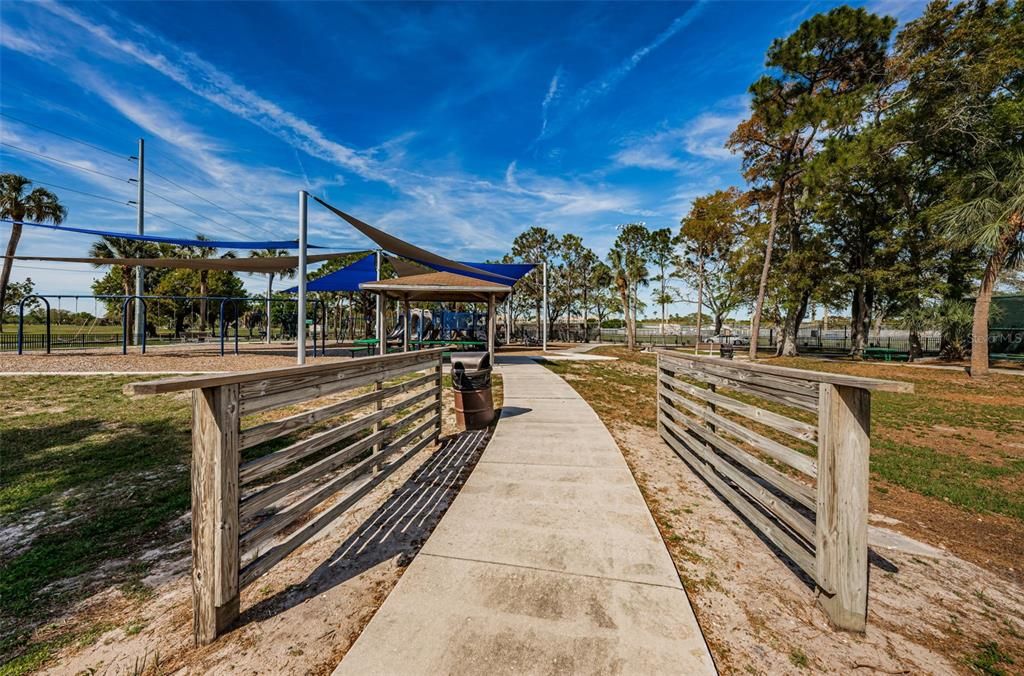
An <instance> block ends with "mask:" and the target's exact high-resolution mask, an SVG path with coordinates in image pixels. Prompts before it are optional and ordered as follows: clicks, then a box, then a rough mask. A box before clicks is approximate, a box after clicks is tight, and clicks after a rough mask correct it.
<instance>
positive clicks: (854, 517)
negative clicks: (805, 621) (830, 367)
mask: <svg viewBox="0 0 1024 676" xmlns="http://www.w3.org/2000/svg"><path fill="white" fill-rule="evenodd" d="M870 421H871V392H870V391H868V390H866V389H862V388H859V387H847V386H842V385H833V384H830V383H821V384H820V386H819V406H818V496H817V518H816V521H815V543H814V544H815V558H816V561H815V570H816V573H817V578H818V582H819V584H821V585H822V586H823V587H825V588H827V589H831V590H832V591H833V592H834V593H832V594H826V593H824V592H823V593H822V594H821V595H819V597H818V601H819V603H820V604H821V606H822V608H824V610H825V612H826V614H828V616H829V618H830V619H831V620H832V622H834V623H835V624H836V626H838V627H840V628H841V629H847V630H850V631H864V628H865V625H866V623H867V604H868V472H869V468H868V461H869V454H870V452H871V438H870Z"/></svg>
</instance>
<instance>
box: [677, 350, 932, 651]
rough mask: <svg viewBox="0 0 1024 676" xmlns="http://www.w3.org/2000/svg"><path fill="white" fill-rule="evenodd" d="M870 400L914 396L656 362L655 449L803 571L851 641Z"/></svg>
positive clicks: (712, 360)
mask: <svg viewBox="0 0 1024 676" xmlns="http://www.w3.org/2000/svg"><path fill="white" fill-rule="evenodd" d="M877 391H885V392H913V385H911V384H909V383H901V382H893V381H887V380H875V379H873V378H859V377H854V376H847V375H841V374H836V373H821V372H816V371H805V370H801V369H792V368H784V367H780V366H771V365H766V364H760V363H750V362H740V361H732V360H726V359H721V358H717V357H705V356H695V355H690V354H685V353H682V352H677V351H667V350H666V351H659V352H658V430H659V432H660V434H661V436H662V438H663V439H664V440H665V441H666V442H667V443H668V444H669V446H671V447H672V449H673V450H674V451H675V452H676V454H678V455H679V456H680V457H681V458H682V459H683V460H685V461H686V463H687V464H688V465H689V466H690V467H692V468H693V469H694V471H696V472H697V473H698V474H699V475H700V476H701V477H703V478H704V479H705V480H706V481H707V483H708V484H709V485H710V486H711V487H713V488H714V489H715V490H716V491H717V492H718V493H719V494H720V495H721V496H722V497H723V498H724V499H725V500H727V501H728V502H729V504H730V505H732V507H733V508H734V509H735V510H736V511H737V512H739V513H740V514H741V515H742V516H743V517H744V518H745V519H746V520H747V521H748V522H749V523H750V524H751V525H752V526H753V527H754V528H756V529H757V530H758V531H759V532H760V534H761V535H762V536H763V537H764V538H765V539H766V540H767V541H769V542H771V543H772V544H773V545H775V546H776V547H777V548H778V549H779V550H781V551H782V552H783V553H784V554H785V555H786V556H787V557H788V558H789V559H790V560H791V561H793V562H794V563H795V564H796V565H798V566H799V567H800V568H801V569H803V571H804V572H805V573H806V574H807V575H808V576H809V577H810V578H811V579H812V580H813V581H814V583H815V584H816V585H817V587H818V590H819V592H820V593H819V594H818V601H819V603H820V604H821V606H822V607H823V609H824V610H825V612H826V614H827V615H828V616H829V618H830V619H831V620H832V621H833V622H834V623H835V624H836V625H837V626H839V627H841V628H843V629H848V630H853V631H863V630H864V627H865V623H866V621H867V594H868V551H867V549H868V544H867V530H868V471H869V470H868V457H869V454H870V450H871V440H870V420H871V393H872V392H877ZM737 395H738V396H739V397H740V398H737ZM754 402H756V403H754ZM792 411H798V412H802V413H793V412H792ZM794 415H796V417H793V416H794ZM814 416H816V420H815V419H814ZM799 418H804V419H803V420H801V419H799ZM812 421H813V422H812ZM780 439H781V440H782V441H780ZM794 446H796V448H794ZM799 448H802V449H803V450H804V451H805V452H801V451H800V450H798V449H799Z"/></svg>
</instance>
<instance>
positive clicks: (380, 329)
mask: <svg viewBox="0 0 1024 676" xmlns="http://www.w3.org/2000/svg"><path fill="white" fill-rule="evenodd" d="M376 255H377V281H378V282H379V281H380V273H381V264H382V263H383V256H381V251H380V249H377V254H376ZM376 332H377V354H387V353H388V345H387V340H386V339H385V337H384V294H383V293H382V292H380V291H378V292H377V322H376Z"/></svg>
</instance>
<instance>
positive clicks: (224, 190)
mask: <svg viewBox="0 0 1024 676" xmlns="http://www.w3.org/2000/svg"><path fill="white" fill-rule="evenodd" d="M161 157H162V159H163V160H164V161H166V162H170V163H171V164H173V165H174V166H176V167H178V168H179V169H181V170H182V171H186V172H192V171H195V169H194V168H192V169H190V168H189V167H186V166H185V165H184V164H182V163H181V162H178V161H177V160H175V159H172V158H170V157H167V156H166V155H161ZM161 178H163V177H162V176H161ZM207 183H209V184H210V185H212V186H213V187H214V188H216V189H217V191H219V192H220V193H222V194H224V195H227V196H228V197H230V198H231V199H233V200H234V201H235V202H237V203H238V204H240V205H241V206H243V207H247V208H248V207H254V206H256V205H254V204H250V203H249V202H247V201H246V200H245V199H244V198H242V197H240V196H239V195H237V194H235V193H233V192H231V191H230V190H228V189H227V188H225V187H223V186H219V185H216V184H214V183H212V182H210V181H207ZM256 208H258V209H259V210H260V211H262V212H263V213H265V214H266V215H267V216H268V217H270V218H277V216H274V214H273V213H271V212H270V211H268V210H267V209H266V208H265V207H256ZM257 227H258V226H257Z"/></svg>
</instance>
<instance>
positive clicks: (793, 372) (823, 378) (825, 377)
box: [656, 348, 914, 394]
mask: <svg viewBox="0 0 1024 676" xmlns="http://www.w3.org/2000/svg"><path fill="white" fill-rule="evenodd" d="M656 351H657V352H660V353H662V354H664V355H666V356H667V357H670V358H673V359H686V360H688V361H695V362H704V363H709V364H716V365H719V366H728V367H729V368H732V369H736V370H739V371H749V372H751V373H765V374H768V375H774V376H779V377H782V378H792V379H794V380H802V381H805V382H815V383H829V384H831V385H842V386H844V387H858V388H860V389H863V390H869V391H871V392H899V393H903V394H908V393H912V392H913V391H914V384H913V383H906V382H901V381H897V380H881V379H879V378H866V377H863V376H849V375H845V374H842V373H826V372H824V371H807V370H804V369H795V368H790V367H788V366H775V365H773V364H761V363H757V362H748V361H737V360H733V359H723V358H721V357H711V356H708V355H698V354H687V353H685V352H682V351H680V350H666V349H664V348H658V349H657V350H656Z"/></svg>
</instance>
